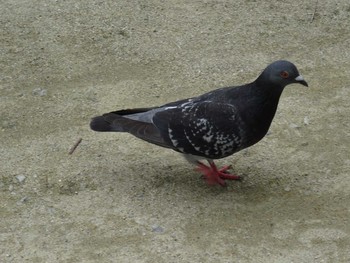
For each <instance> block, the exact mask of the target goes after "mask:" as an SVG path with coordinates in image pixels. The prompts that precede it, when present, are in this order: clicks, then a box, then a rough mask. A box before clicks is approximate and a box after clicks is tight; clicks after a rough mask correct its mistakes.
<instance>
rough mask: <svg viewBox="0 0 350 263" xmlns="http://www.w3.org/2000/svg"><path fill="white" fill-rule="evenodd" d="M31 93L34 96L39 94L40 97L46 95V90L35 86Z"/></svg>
mask: <svg viewBox="0 0 350 263" xmlns="http://www.w3.org/2000/svg"><path fill="white" fill-rule="evenodd" d="M32 94H33V95H34V96H40V97H42V96H46V95H47V90H46V89H43V88H36V89H33V91H32Z"/></svg>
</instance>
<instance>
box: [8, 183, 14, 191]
mask: <svg viewBox="0 0 350 263" xmlns="http://www.w3.org/2000/svg"><path fill="white" fill-rule="evenodd" d="M13 188H14V187H13V185H12V184H10V185H9V191H10V192H12V191H13Z"/></svg>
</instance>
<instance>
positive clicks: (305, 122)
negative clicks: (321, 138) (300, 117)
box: [304, 116, 310, 125]
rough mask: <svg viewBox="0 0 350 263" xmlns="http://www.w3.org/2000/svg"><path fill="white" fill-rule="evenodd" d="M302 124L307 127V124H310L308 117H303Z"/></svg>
mask: <svg viewBox="0 0 350 263" xmlns="http://www.w3.org/2000/svg"><path fill="white" fill-rule="evenodd" d="M304 124H305V125H309V124H310V120H309V117H308V116H305V117H304Z"/></svg>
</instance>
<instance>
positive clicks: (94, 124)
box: [90, 116, 115, 132]
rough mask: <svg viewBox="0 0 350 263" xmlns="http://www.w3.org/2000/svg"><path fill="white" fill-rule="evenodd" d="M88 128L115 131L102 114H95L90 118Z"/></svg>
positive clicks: (99, 130)
mask: <svg viewBox="0 0 350 263" xmlns="http://www.w3.org/2000/svg"><path fill="white" fill-rule="evenodd" d="M90 128H91V130H94V131H98V132H109V131H115V129H114V128H113V126H112V123H110V122H108V121H106V119H105V118H104V117H103V116H97V117H95V118H92V120H91V122H90Z"/></svg>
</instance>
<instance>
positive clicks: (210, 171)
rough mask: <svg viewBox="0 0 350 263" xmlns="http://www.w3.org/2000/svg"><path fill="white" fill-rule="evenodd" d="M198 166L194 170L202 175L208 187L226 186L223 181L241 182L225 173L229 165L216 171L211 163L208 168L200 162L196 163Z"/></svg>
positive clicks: (238, 177)
mask: <svg viewBox="0 0 350 263" xmlns="http://www.w3.org/2000/svg"><path fill="white" fill-rule="evenodd" d="M197 164H198V166H197V167H196V170H197V171H199V172H201V173H202V174H203V177H204V179H205V180H206V181H207V183H208V184H209V185H215V184H219V185H221V186H226V182H225V180H241V179H242V178H241V177H240V176H238V175H234V174H230V173H228V172H227V170H229V169H230V168H231V165H226V166H224V167H222V168H221V169H218V168H217V167H216V165H215V163H214V162H213V161H209V164H210V166H208V165H205V164H204V163H202V162H197Z"/></svg>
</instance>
